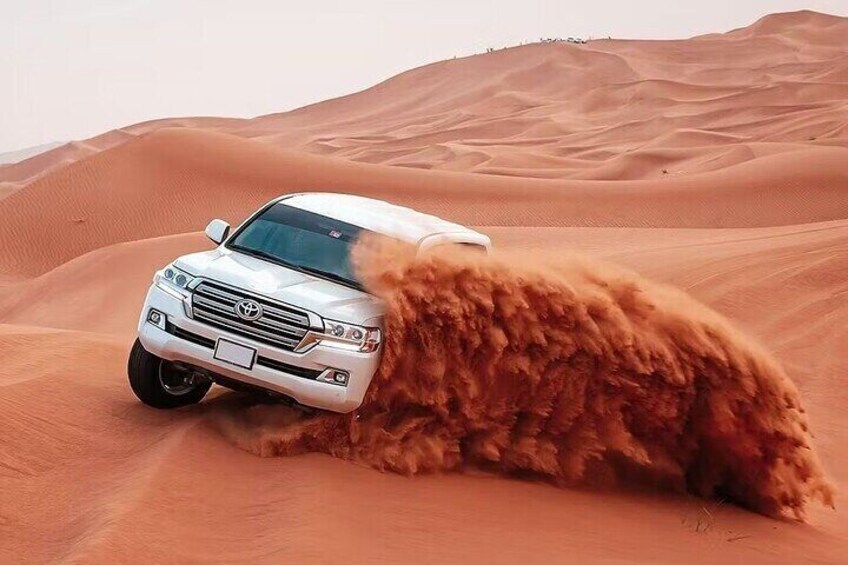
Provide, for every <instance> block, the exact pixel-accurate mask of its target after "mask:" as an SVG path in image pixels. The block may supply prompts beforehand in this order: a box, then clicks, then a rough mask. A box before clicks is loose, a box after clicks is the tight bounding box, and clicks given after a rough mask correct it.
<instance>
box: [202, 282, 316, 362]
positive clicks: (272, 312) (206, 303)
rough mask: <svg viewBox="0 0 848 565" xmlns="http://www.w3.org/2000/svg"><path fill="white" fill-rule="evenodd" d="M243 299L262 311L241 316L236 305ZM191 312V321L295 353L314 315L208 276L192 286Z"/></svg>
mask: <svg viewBox="0 0 848 565" xmlns="http://www.w3.org/2000/svg"><path fill="white" fill-rule="evenodd" d="M243 300H254V301H256V302H257V303H258V304H260V306H261V307H262V309H263V314H262V315H261V316H260V317H259V318H257V319H255V320H245V319H242V318H241V317H240V316H239V315H238V313H237V312H236V309H235V308H236V306H237V305H238V304H239V303H241V302H242V301H243ZM269 302H270V303H271V304H267V303H269ZM191 312H192V318H193V319H194V320H196V321H199V322H202V323H206V324H208V325H210V326H213V327H215V328H216V329H219V330H223V331H227V330H229V331H231V332H232V333H234V334H237V335H240V336H242V337H245V338H247V339H254V340H256V341H262V342H266V343H270V344H271V345H273V346H276V347H279V348H281V349H284V350H287V351H294V352H298V353H301V352H303V351H305V350H306V349H305V348H303V347H302V346H301V344H302V342H303V339H304V337H305V336H306V335H307V334H308V333H309V332H310V331H311V330H312V328H313V327H315V326H314V325H313V324H312V316H313V314H312V313H310V312H308V311H306V310H303V309H300V308H297V307H294V306H290V305H287V304H285V305H284V303H282V302H279V301H275V300H273V299H269V298H266V297H264V296H261V295H256V294H253V293H250V292H248V291H245V290H243V289H240V288H236V287H233V286H230V285H227V284H225V283H220V282H218V281H215V280H210V279H201V280H200V281H199V282H198V283H197V284H195V285H193V288H192V294H191ZM319 319H320V318H319Z"/></svg>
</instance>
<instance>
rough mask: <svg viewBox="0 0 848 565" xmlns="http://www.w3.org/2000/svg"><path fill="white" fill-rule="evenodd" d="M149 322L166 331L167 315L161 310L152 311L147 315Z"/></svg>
mask: <svg viewBox="0 0 848 565" xmlns="http://www.w3.org/2000/svg"><path fill="white" fill-rule="evenodd" d="M147 321H148V322H150V323H151V324H153V325H154V326H156V327H159V328H162V329H163V330H164V329H165V314H163V313H162V312H160V311H159V310H154V309H152V308H151V309H150V311H149V312H148V313H147Z"/></svg>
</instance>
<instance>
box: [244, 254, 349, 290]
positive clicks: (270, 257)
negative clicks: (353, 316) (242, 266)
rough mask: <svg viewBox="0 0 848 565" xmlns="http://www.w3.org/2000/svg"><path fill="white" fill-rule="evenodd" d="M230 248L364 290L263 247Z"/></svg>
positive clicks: (337, 276)
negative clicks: (287, 259) (290, 260)
mask: <svg viewBox="0 0 848 565" xmlns="http://www.w3.org/2000/svg"><path fill="white" fill-rule="evenodd" d="M230 248H231V249H235V250H236V251H241V252H242V253H246V254H247V255H253V256H254V257H258V258H260V259H267V260H268V261H270V262H272V263H276V264H277V265H281V266H283V267H288V268H289V269H294V270H295V271H300V272H301V273H306V274H310V275H315V276H317V277H321V278H324V279H329V280H332V281H336V282H339V283H342V284H344V285H345V286H352V287H353V288H356V289H357V290H362V288H363V287H362V285H361V284H360V283H358V282H357V281H352V280H350V279H348V278H346V277H343V276H341V275H338V274H336V273H333V272H330V271H324V270H322V269H316V268H315V267H309V266H308V265H299V264H297V263H291V262H289V261H286V260H285V259H281V258H280V257H277V256H276V255H274V254H272V253H268V252H267V251H262V250H261V249H253V248H252V247H244V246H243V245H238V244H231V245H230Z"/></svg>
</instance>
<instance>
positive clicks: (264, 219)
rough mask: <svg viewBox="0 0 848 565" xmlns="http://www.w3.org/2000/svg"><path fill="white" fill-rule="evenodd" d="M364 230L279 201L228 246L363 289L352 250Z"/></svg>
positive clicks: (243, 228) (234, 237) (257, 217)
mask: <svg viewBox="0 0 848 565" xmlns="http://www.w3.org/2000/svg"><path fill="white" fill-rule="evenodd" d="M363 231H365V230H363V229H362V228H359V227H357V226H353V225H351V224H346V223H344V222H340V221H338V220H334V219H332V218H327V217H326V216H321V215H320V214H314V213H312V212H307V211H305V210H299V209H297V208H293V207H291V206H286V205H285V204H283V203H280V202H278V203H276V204H273V205H271V206H270V207H269V208H267V209H266V210H265V211H264V212H262V213H261V214H259V215H258V216H256V217H255V218H254V219H253V221H251V222H250V223H248V224H247V225H245V226H244V227H242V228H241V229H240V230H239V231H238V232H237V233H236V234H235V235H234V236H233V238H232V239H231V240H230V241H229V243H228V244H227V247H229V248H230V249H235V250H237V251H241V252H243V253H245V254H247V255H253V256H254V257H260V258H262V259H266V260H268V261H271V262H272V263H277V264H279V265H283V266H285V267H289V268H292V269H295V270H299V271H302V272H305V273H309V274H311V275H315V276H318V277H321V278H325V279H329V280H333V281H336V282H340V283H342V284H345V285H348V286H353V287H354V288H358V289H361V288H362V284H361V283H360V282H359V281H358V280H357V279H356V275H355V274H354V271H353V266H352V265H351V263H350V252H351V249H352V248H353V245H354V244H355V243H356V240H357V238H358V237H359V235H360V234H361V233H362V232H363Z"/></svg>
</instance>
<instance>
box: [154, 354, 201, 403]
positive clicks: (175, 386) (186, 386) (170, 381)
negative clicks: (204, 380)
mask: <svg viewBox="0 0 848 565" xmlns="http://www.w3.org/2000/svg"><path fill="white" fill-rule="evenodd" d="M159 383H160V384H161V385H162V388H163V389H165V392H167V393H168V394H170V395H172V396H182V395H184V394H188V393H190V392H191V391H193V390H194V389H195V388H197V381H196V379H195V376H194V373H193V372H192V371H189V370H188V369H185V368H183V367H178V366H177V365H175V364H173V363H170V362H168V361H165V360H162V361H161V362H160V363H159Z"/></svg>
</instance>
